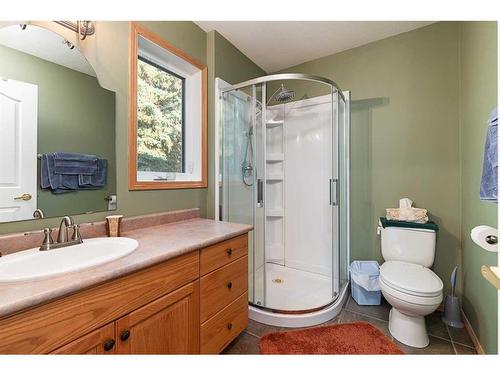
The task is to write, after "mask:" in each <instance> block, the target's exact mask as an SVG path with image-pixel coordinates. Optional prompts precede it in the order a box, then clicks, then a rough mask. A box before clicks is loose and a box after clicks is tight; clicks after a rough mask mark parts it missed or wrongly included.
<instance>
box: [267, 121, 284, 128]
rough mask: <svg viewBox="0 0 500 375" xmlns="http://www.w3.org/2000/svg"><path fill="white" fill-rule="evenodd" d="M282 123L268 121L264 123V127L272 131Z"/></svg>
mask: <svg viewBox="0 0 500 375" xmlns="http://www.w3.org/2000/svg"><path fill="white" fill-rule="evenodd" d="M283 123H284V121H283V120H270V121H268V122H266V126H267V128H268V129H272V128H275V127H277V126H282V125H283Z"/></svg>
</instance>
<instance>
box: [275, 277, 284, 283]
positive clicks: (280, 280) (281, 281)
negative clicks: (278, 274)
mask: <svg viewBox="0 0 500 375" xmlns="http://www.w3.org/2000/svg"><path fill="white" fill-rule="evenodd" d="M273 283H275V284H283V279H279V278H278V279H273Z"/></svg>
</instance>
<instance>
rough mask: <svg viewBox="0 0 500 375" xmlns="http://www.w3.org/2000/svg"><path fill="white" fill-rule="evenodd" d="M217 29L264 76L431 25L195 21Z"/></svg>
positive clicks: (373, 22) (208, 27)
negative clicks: (255, 65) (262, 72)
mask: <svg viewBox="0 0 500 375" xmlns="http://www.w3.org/2000/svg"><path fill="white" fill-rule="evenodd" d="M195 23H196V24H197V25H198V26H200V27H201V28H202V29H203V30H204V31H207V32H208V31H212V30H216V31H217V32H219V33H220V34H222V35H223V36H224V37H225V38H226V39H227V40H229V41H230V42H231V43H232V44H233V45H235V46H236V47H237V48H238V49H239V50H240V51H241V52H243V53H244V54H245V55H246V56H247V57H249V58H250V59H251V60H252V61H253V62H254V63H256V64H257V65H258V66H260V67H261V68H262V69H263V70H265V71H266V73H273V72H276V71H278V70H281V69H284V68H288V67H290V66H294V65H297V64H300V63H303V62H306V61H310V60H314V59H317V58H319V57H323V56H328V55H331V54H334V53H337V52H340V51H345V50H347V49H350V48H354V47H358V46H361V45H364V44H367V43H370V42H374V41H376V40H380V39H384V38H387V37H389V36H392V35H397V34H401V33H404V32H406V31H410V30H413V29H418V28H419V27H423V26H426V25H429V24H431V23H432V22H406V21H405V22H399V21H398V22H386V21H383V22H382V21H369V22H363V21H357V22H348V21H307V22H306V21H195Z"/></svg>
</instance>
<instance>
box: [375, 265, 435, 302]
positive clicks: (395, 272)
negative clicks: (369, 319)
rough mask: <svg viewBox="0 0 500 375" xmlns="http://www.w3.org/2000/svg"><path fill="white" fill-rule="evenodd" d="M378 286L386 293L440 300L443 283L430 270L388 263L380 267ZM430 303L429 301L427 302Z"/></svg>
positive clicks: (418, 266) (416, 266)
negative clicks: (437, 298) (383, 287)
mask: <svg viewBox="0 0 500 375" xmlns="http://www.w3.org/2000/svg"><path fill="white" fill-rule="evenodd" d="M380 284H381V287H382V286H385V289H387V292H389V293H391V290H392V291H393V293H391V294H394V295H395V296H396V294H400V293H401V294H402V295H406V296H414V297H420V298H417V300H421V298H424V301H425V298H428V299H429V300H434V298H436V297H439V298H442V292H443V282H442V281H441V279H440V278H439V277H438V276H437V275H436V274H435V273H434V272H432V271H431V270H430V269H428V268H426V267H424V266H421V265H419V264H413V263H407V262H401V261H388V262H385V263H384V264H382V266H381V267H380ZM429 302H431V301H429Z"/></svg>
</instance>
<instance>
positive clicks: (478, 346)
mask: <svg viewBox="0 0 500 375" xmlns="http://www.w3.org/2000/svg"><path fill="white" fill-rule="evenodd" d="M461 312H462V320H463V321H464V326H465V330H466V331H467V333H468V334H469V337H470V339H471V340H472V343H473V344H474V347H475V348H476V352H477V354H486V352H485V351H484V349H483V347H482V346H481V343H480V342H479V339H478V338H477V336H476V332H474V330H473V329H472V326H471V324H470V322H469V319H467V315H465V313H464V310H461Z"/></svg>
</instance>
